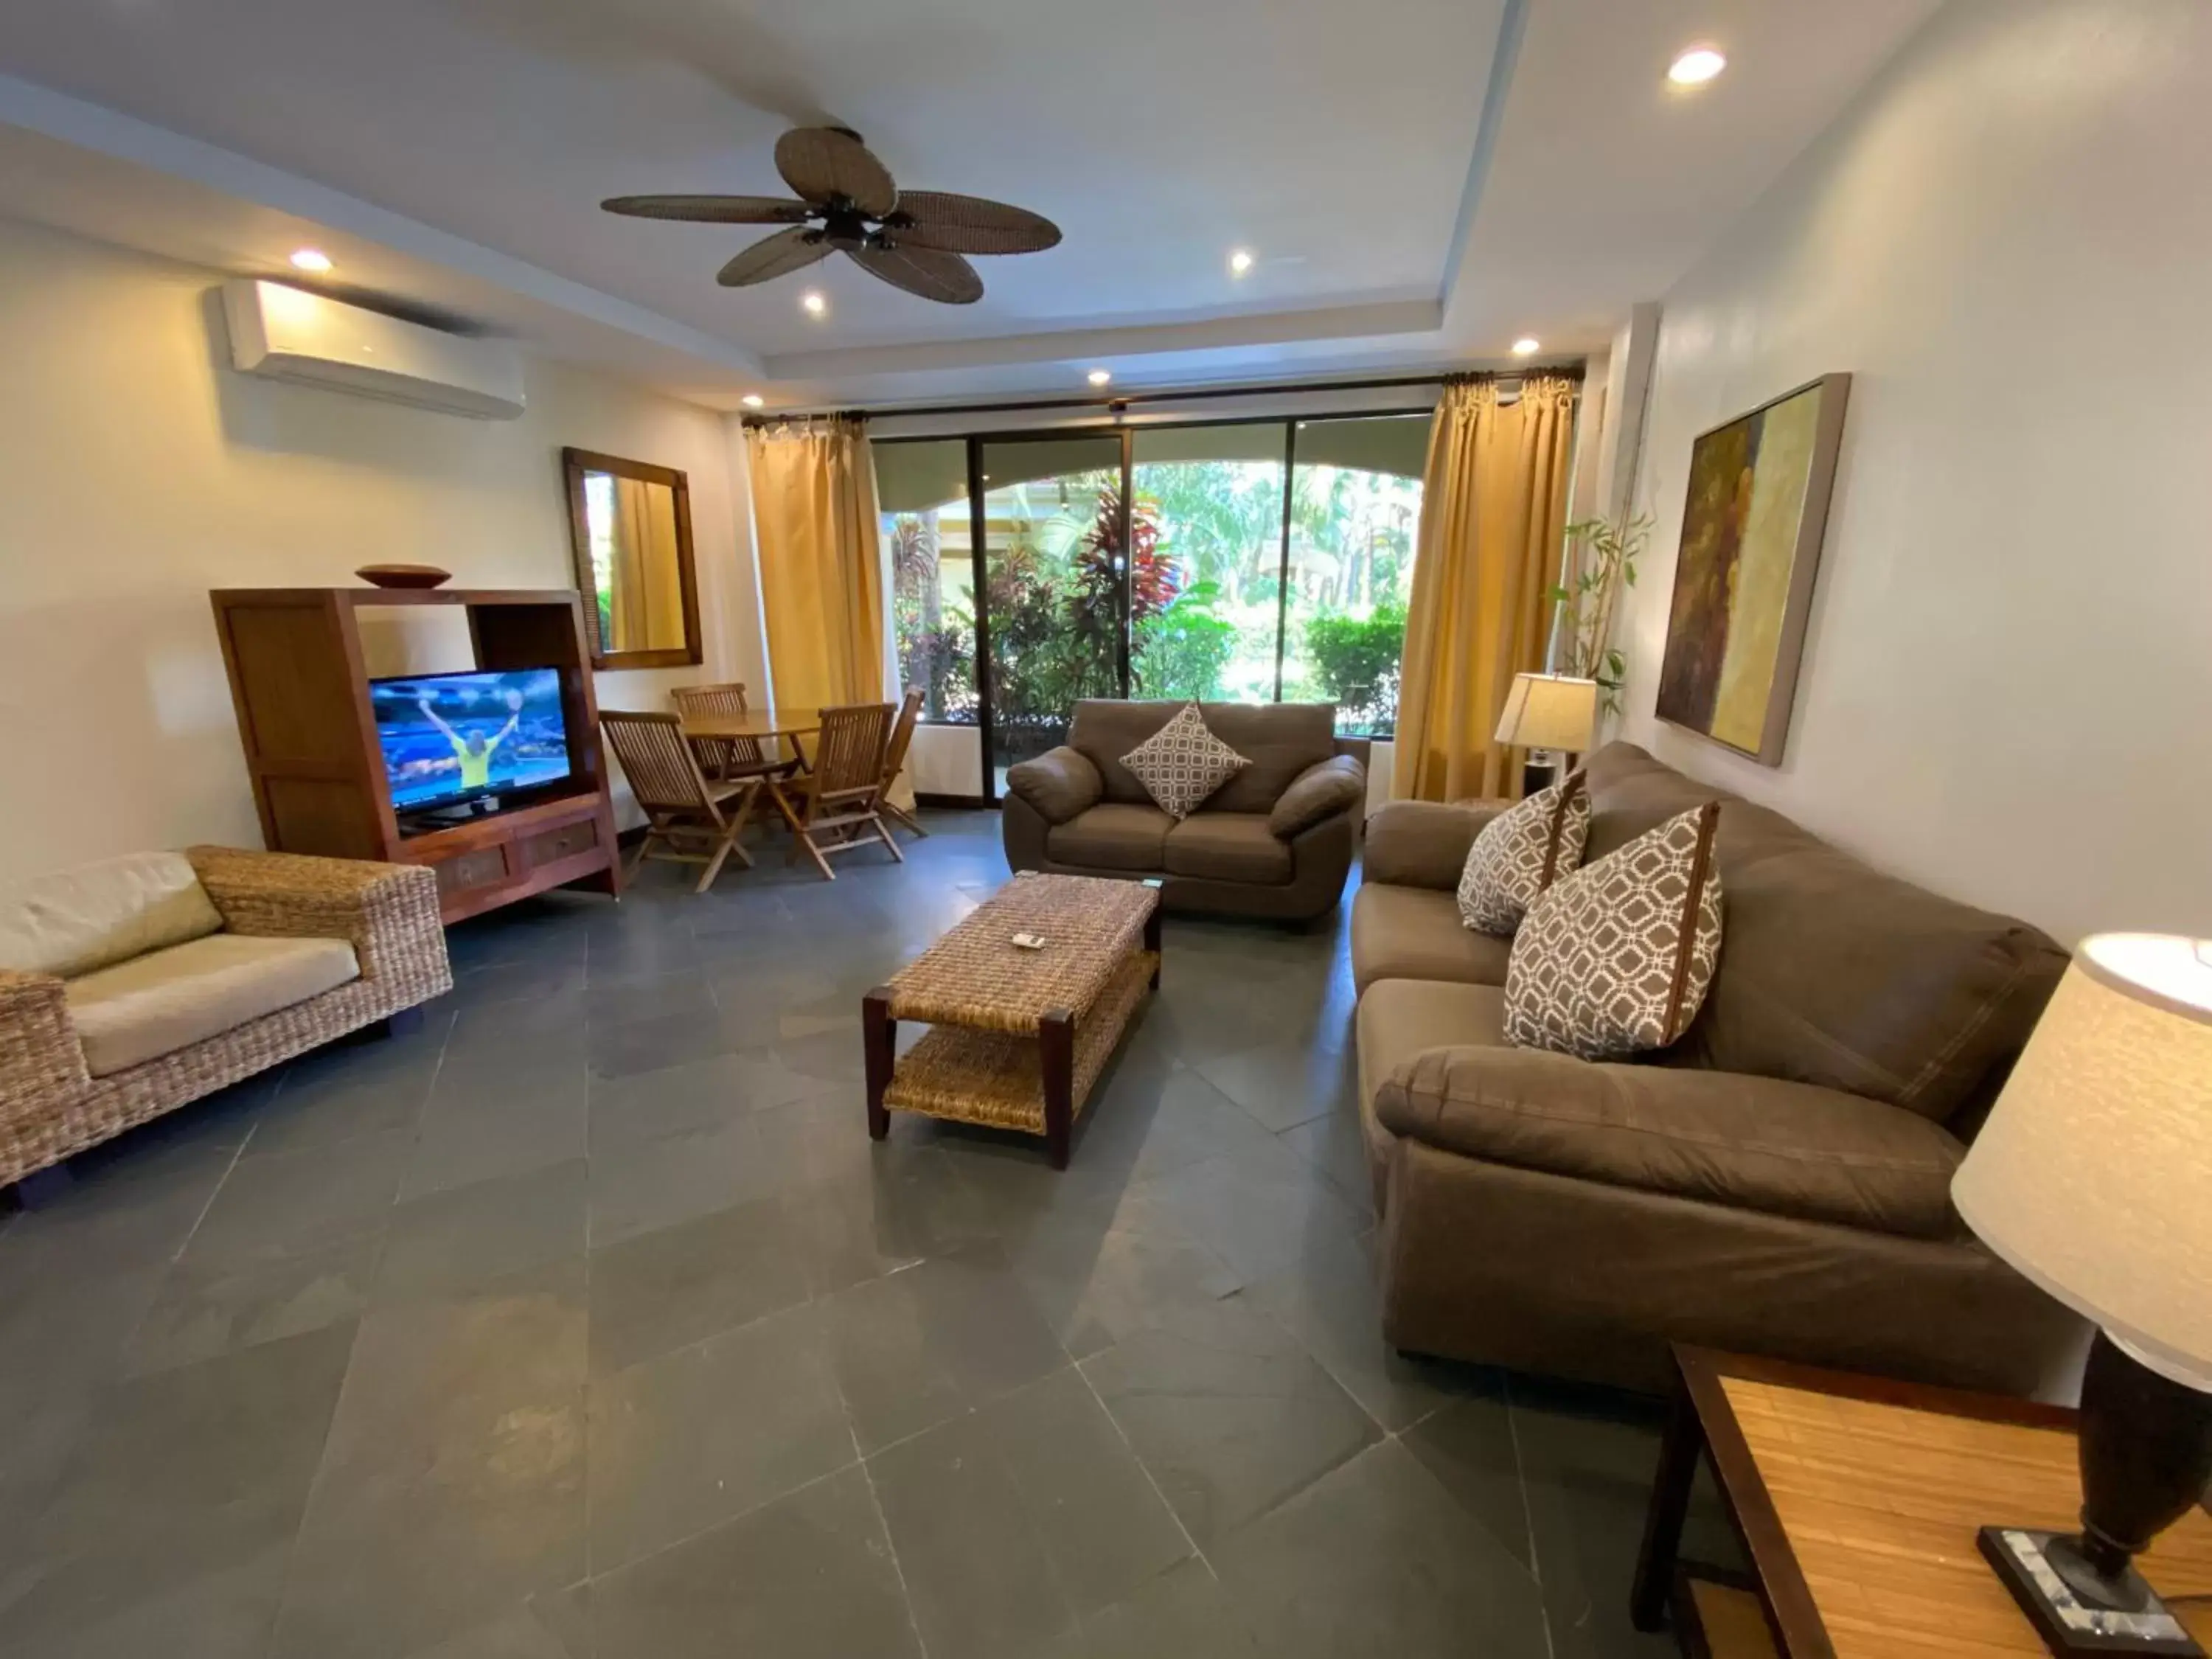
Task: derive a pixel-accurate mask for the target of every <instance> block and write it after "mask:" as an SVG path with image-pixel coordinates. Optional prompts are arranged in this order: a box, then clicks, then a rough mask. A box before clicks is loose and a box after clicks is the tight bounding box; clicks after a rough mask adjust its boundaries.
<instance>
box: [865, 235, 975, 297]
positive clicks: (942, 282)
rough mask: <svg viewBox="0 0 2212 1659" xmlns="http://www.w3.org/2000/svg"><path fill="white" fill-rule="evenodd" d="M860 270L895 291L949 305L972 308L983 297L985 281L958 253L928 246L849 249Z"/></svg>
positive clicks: (875, 246) (873, 246) (877, 246)
mask: <svg viewBox="0 0 2212 1659" xmlns="http://www.w3.org/2000/svg"><path fill="white" fill-rule="evenodd" d="M845 252H848V253H849V254H851V255H852V256H853V258H854V262H855V263H857V264H859V265H860V269H861V270H865V271H866V272H868V273H869V274H870V275H871V276H880V277H882V278H883V279H884V281H885V282H887V283H890V285H891V286H892V287H893V288H902V289H905V290H906V291H907V292H908V293H909V294H919V295H921V297H922V298H923V299H925V300H937V301H942V302H943V303H945V305H948V306H972V305H974V304H975V301H978V300H980V299H981V298H982V297H983V279H982V278H981V276H977V275H976V274H975V266H973V265H971V264H969V263H968V262H967V261H966V260H965V259H963V258H961V257H960V256H959V255H958V254H957V253H939V252H937V251H936V250H935V249H933V248H926V247H884V246H881V245H879V244H878V245H872V246H867V247H848V248H847V249H846V250H845Z"/></svg>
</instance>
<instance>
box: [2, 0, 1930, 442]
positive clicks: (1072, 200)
mask: <svg viewBox="0 0 2212 1659" xmlns="http://www.w3.org/2000/svg"><path fill="white" fill-rule="evenodd" d="M1934 4H1935V0H1852V3H1851V4H1850V5H1847V6H1837V5H1834V4H1832V3H1824V0H1358V3H1348V0H1119V3H1117V4H1115V5H1110V6H1108V5H1100V4H1097V3H1095V0H1092V3H1077V0H806V3H805V4H796V3H780V4H769V3H763V0H378V3H375V4H362V3H359V0H10V3H9V5H8V6H7V7H6V9H5V15H4V17H0V213H5V214H9V215H13V216H19V217H27V218H33V219H37V220H40V221H42V222H52V223H58V224H61V225H64V226H65V227H68V228H73V229H76V230H79V231H82V232H84V233H86V234H92V235H95V236H99V237H102V238H104V239H106V240H113V241H118V242H122V243H125V244H127V245H131V246H140V247H143V248H146V249H148V250H149V251H151V252H159V253H162V254H165V255H168V256H170V257H173V258H185V259H190V260H192V261H194V262H197V263H201V264H208V265H210V266H213V267H216V268H218V269H223V270H253V271H259V272H269V271H272V270H280V269H281V268H282V261H283V255H284V253H285V252H288V251H289V248H290V247H292V246H297V245H299V243H300V242H301V241H302V240H310V241H313V242H315V243H316V244H317V245H319V246H324V247H325V248H326V249H327V250H328V251H329V252H331V254H332V255H333V257H335V258H337V260H338V270H337V273H336V274H335V279H336V280H340V281H343V283H347V284H349V285H350V286H352V287H354V288H355V289H366V290H370V291H374V292H377V293H380V294H384V295H389V296H391V297H392V298H395V299H398V300H400V301H406V302H409V303H412V304H416V305H419V306H423V307H429V308H431V309H433V310H435V311H439V312H443V313H451V314H453V315H456V316H458V317H460V318H463V319H468V320H469V321H471V322H473V323H474V324H476V325H480V326H484V327H488V328H490V329H494V330H497V331H507V332H513V333H515V334H518V335H520V336H522V337H526V338H527V339H529V340H531V341H532V342H533V343H536V344H538V346H540V347H541V348H542V349H546V350H548V351H550V352H552V353H555V354H556V355H560V356H570V357H575V358H579V359H581V360H583V361H587V362H593V363H597V364H599V365H601V366H606V367H613V368H618V369H622V370H624V371H626V372H629V373H630V374H635V375H636V376H637V377H638V378H641V379H644V380H649V381H651V382H653V384H656V385H659V386H665V387H666V388H668V389H670V390H673V391H677V392H680V393H682V394H684V395H687V396H693V397H696V398H700V399H702V401H707V402H710V403H715V404H723V405H728V404H732V403H734V401H735V399H736V398H737V397H738V395H739V394H740V393H742V392H749V391H750V392H760V393H762V394H763V395H764V396H765V397H767V398H768V399H769V403H770V404H771V405H772V406H773V405H779V404H805V403H814V402H822V401H832V400H834V401H871V402H896V401H901V400H906V401H913V400H915V399H921V398H927V399H941V398H946V397H955V396H965V395H969V394H980V393H989V392H1008V391H1016V390H1019V391H1039V392H1068V391H1074V390H1080V389H1082V388H1081V374H1082V371H1084V370H1086V369H1088V368H1091V367H1093V366H1094V365H1097V364H1105V365H1108V366H1109V367H1111V368H1114V370H1115V374H1116V380H1117V384H1119V385H1121V386H1141V385H1144V384H1147V383H1153V382H1167V381H1176V382H1192V381H1205V380H1234V379H1246V380H1249V379H1253V378H1255V377H1259V376H1265V377H1267V378H1271V379H1273V378H1294V377H1304V376H1309V375H1318V374H1333V373H1341V372H1345V371H1347V370H1372V369H1383V370H1387V369H1390V368H1403V367H1410V366H1414V365H1419V366H1421V367H1430V366H1434V365H1437V364H1438V363H1441V362H1480V361H1485V360H1490V359H1495V358H1498V357H1499V356H1501V355H1502V354H1503V352H1504V348H1505V347H1506V345H1507V344H1508V343H1510V341H1511V340H1512V339H1514V338H1515V337H1518V336H1520V335H1522V334H1524V333H1532V334H1534V335H1536V336H1537V337H1540V338H1541V339H1542V340H1543V341H1544V343H1545V347H1546V351H1547V355H1550V354H1552V353H1559V354H1562V355H1579V354H1580V353H1581V352H1583V350H1586V349H1590V348H1592V347H1595V346H1599V345H1601V344H1602V343H1604V341H1605V340H1606V338H1607V337H1608V336H1609V335H1610V333H1611V331H1612V330H1613V327H1614V326H1615V325H1616V324H1617V323H1618V321H1619V320H1620V318H1621V317H1622V315H1624V314H1625V313H1626V308H1627V307H1628V306H1629V305H1630V304H1632V303H1633V302H1634V301H1638V300H1640V299H1647V298H1651V297H1654V296H1655V295H1657V294H1658V293H1660V292H1661V291H1662V290H1663V289H1664V288H1665V287H1666V286H1667V285H1668V283H1670V282H1671V281H1672V280H1673V279H1674V277H1675V276H1677V275H1679V274H1680V271H1681V270H1683V269H1685V268H1686V265H1687V264H1689V263H1690V262H1691V261H1692V259H1693V258H1695V257H1696V256H1697V255H1698V253H1699V252H1701V251H1702V250H1703V249H1704V248H1705V246H1708V245H1709V244H1710V243H1711V240H1712V239H1713V238H1714V237H1715V236H1716V235H1717V234H1718V233H1719V232H1720V231H1721V230H1722V229H1723V228H1724V227H1725V226H1726V225H1727V223H1728V222H1729V221H1730V220H1731V219H1732V218H1733V217H1734V216H1735V215H1736V214H1737V213H1738V212H1740V211H1741V210H1742V209H1743V208H1744V207H1745V206H1746V205H1747V204H1748V203H1749V202H1750V200H1751V199H1752V198H1753V197H1754V196H1755V195H1756V194H1757V193H1758V192H1759V190H1760V189H1762V188H1764V187H1765V185H1766V184H1768V183H1769V182H1771V179H1773V178H1774V177H1775V175H1776V174H1777V173H1779V172H1780V170H1781V169H1782V168H1783V167H1784V166H1785V165H1786V164H1787V163H1788V161H1789V160H1790V158H1791V157H1792V156H1793V155H1796V153H1797V152H1798V151H1799V150H1800V149H1802V148H1803V146H1804V145H1805V144H1806V143H1808V141H1809V140H1810V139H1811V138H1812V137H1813V136H1814V134H1815V133H1817V132H1818V131H1820V129H1821V128H1822V127H1823V126H1824V125H1826V123H1827V122H1828V121H1829V120H1831V119H1832V118H1833V117H1834V115H1835V114H1836V112H1838V110H1839V108H1840V107H1841V106H1842V105H1843V103H1844V101H1845V100H1847V99H1848V97H1849V96H1850V94H1851V93H1852V92H1853V91H1854V90H1855V89H1856V88H1857V87H1858V86H1859V85H1860V84H1861V83H1862V82H1863V81H1864V80H1865V78H1866V77H1867V76H1868V75H1869V73H1870V72H1871V70H1873V69H1874V68H1875V66H1876V65H1877V64H1879V63H1880V62H1881V60H1882V59H1883V58H1885V57H1886V56H1887V54H1888V53H1889V52H1892V51H1893V50H1894V49H1895V47H1896V46H1897V45H1898V43H1899V41H1900V40H1902V39H1903V37H1904V36H1905V33H1908V32H1909V31H1910V30H1911V28H1912V27H1915V26H1916V25H1917V23H1918V22H1919V21H1922V20H1923V18H1924V17H1925V15H1927V14H1928V13H1929V11H1930V10H1932V9H1933V7H1934ZM1702 40H1711V41H1714V42H1716V43H1717V44H1720V45H1722V46H1723V47H1724V48H1725V49H1726V50H1727V51H1728V52H1729V56H1730V58H1731V66H1730V69H1729V73H1728V74H1727V75H1725V76H1723V77H1722V79H1721V80H1720V81H1719V82H1716V83H1715V84H1713V85H1712V86H1711V87H1709V88H1704V89H1702V90H1701V91H1699V92H1697V93H1695V94H1680V93H1677V92H1674V90H1672V89H1670V88H1668V87H1667V86H1666V84H1665V82H1664V80H1663V71H1664V69H1665V66H1666V64H1667V63H1668V60H1669V58H1671V57H1672V56H1673V55H1674V52H1675V51H1676V50H1678V49H1679V48H1680V46H1684V45H1686V44H1688V43H1690V42H1692V41H1702ZM823 119H834V120H836V121H839V122H842V123H844V124H847V125H852V126H854V127H856V128H857V129H859V130H860V131H861V132H863V133H864V134H865V135H866V137H867V140H868V142H869V143H870V145H871V147H872V148H873V149H875V150H876V151H877V153H878V155H881V156H882V158H883V159H884V161H885V162H886V163H887V164H888V165H889V166H890V168H891V170H892V172H893V173H894V174H895V175H896V177H897V178H898V179H899V180H900V182H901V183H902V184H904V185H908V186H911V187H915V188H933V189H944V190H956V191H967V192H969V193H973V194H979V195H985V196H993V197H1000V198H1002V199H1005V200H1008V201H1012V202H1015V203H1018V204H1021V205H1023V206H1025V207H1030V208H1033V209H1035V210H1037V211H1040V212H1042V213H1044V214H1046V215H1048V216H1050V217H1052V218H1054V220H1056V221H1057V222H1059V223H1060V225H1061V227H1062V228H1063V229H1064V230H1065V231H1066V240H1065V241H1063V242H1062V243H1061V245H1060V246H1059V247H1057V248H1054V249H1053V250H1051V251H1050V252H1045V253H1042V254H1035V255H1025V256H1021V257H1018V258H1001V259H983V260H979V261H977V264H978V267H979V269H980V270H981V272H982V274H983V276H984V280H985V283H986V284H987V294H986V296H985V298H984V300H983V301H981V303H980V304H978V305H975V306H972V307H947V306H939V305H933V304H932V303H930V302H928V301H924V300H921V299H918V298H916V297H915V296H912V295H907V294H904V293H902V292H901V291H899V290H896V289H891V288H889V287H886V286H884V284H882V283H878V282H877V281H875V279H873V278H872V277H871V276H867V275H866V273H865V272H862V271H861V270H859V269H858V268H857V267H855V266H854V265H852V264H849V263H848V262H846V261H843V260H842V259H836V258H833V259H832V260H830V261H829V263H827V264H824V265H823V266H820V267H818V268H817V270H815V271H813V272H811V273H809V275H808V276H805V277H793V278H786V279H783V280H781V281H780V282H777V283H770V284H768V285H766V286H763V287H762V288H758V289H745V290H734V291H733V290H729V289H722V288H720V287H718V286H717V285H716V284H715V283H714V270H715V269H716V267H717V266H718V265H720V263H721V262H722V261H723V260H724V259H726V258H728V257H729V255H730V254H731V253H732V252H734V251H735V250H736V248H737V247H738V246H742V245H743V244H744V241H746V240H750V238H751V237H752V236H753V235H755V234H761V233H758V232H756V231H753V230H750V229H749V228H731V227H711V226H694V225H676V224H664V223H656V222H641V221H635V220H624V219H617V218H614V217H612V216H608V215H606V214H604V213H602V212H600V211H599V208H598V205H597V204H598V202H599V199H600V198H601V197H605V196H609V195H615V194H623V193H631V192H640V191H746V192H765V193H776V194H781V193H783V192H782V190H781V185H780V183H779V181H778V180H777V179H776V176H775V169H774V167H773V164H772V161H771V158H770V150H771V148H772V146H773V144H774V142H775V137H776V135H777V134H778V133H779V132H781V131H782V130H783V129H784V128H785V127H786V126H787V125H792V124H793V123H798V122H809V121H820V120H823ZM1237 246H1245V247H1249V248H1251V249H1252V250H1253V252H1255V255H1256V256H1257V264H1256V265H1255V269H1254V270H1253V271H1252V272H1251V274H1250V275H1249V276H1247V277H1245V278H1244V279H1243V280H1241V281H1237V280H1232V279H1231V276H1230V275H1229V273H1228V270H1227V268H1226V259H1227V255H1228V252H1229V251H1230V250H1231V248H1232V247H1237ZM810 286H811V287H817V288H819V289H822V290H823V293H825V294H826V295H827V296H828V298H829V314H828V315H827V316H826V317H825V318H823V319H818V320H817V319H811V318H809V317H807V316H806V315H805V313H803V312H802V311H801V310H800V308H799V304H798V298H799V294H800V293H802V292H803V291H804V290H805V289H806V288H808V287H810Z"/></svg>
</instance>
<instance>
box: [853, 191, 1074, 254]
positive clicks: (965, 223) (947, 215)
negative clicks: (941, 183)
mask: <svg viewBox="0 0 2212 1659" xmlns="http://www.w3.org/2000/svg"><path fill="white" fill-rule="evenodd" d="M892 217H893V220H894V225H895V228H894V229H893V234H894V236H895V238H896V240H897V243H898V245H899V246H901V247H927V248H935V249H936V250H937V251H938V252H940V253H1037V252H1042V251H1043V250H1044V249H1046V248H1048V247H1052V246H1055V245H1056V244H1057V243H1058V242H1059V240H1060V227H1059V226H1058V225H1056V224H1054V223H1053V222H1052V221H1051V220H1049V219H1048V218H1046V217H1045V216H1043V215H1042V214H1038V213H1031V212H1030V210H1028V209H1027V208H1018V207H1010V206H1008V205H1007V204H1006V203H1004V202H991V201H986V200H985V199H984V198H983V197H981V196H959V195H956V194H954V193H953V192H952V191H945V190H908V191H901V192H900V194H899V198H898V212H897V213H896V214H895V215H893V216H892ZM899 221H910V222H905V223H901V222H899Z"/></svg>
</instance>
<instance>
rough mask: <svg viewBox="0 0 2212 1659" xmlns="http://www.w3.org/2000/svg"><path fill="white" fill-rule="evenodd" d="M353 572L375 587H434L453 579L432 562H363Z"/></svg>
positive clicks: (448, 571)
mask: <svg viewBox="0 0 2212 1659" xmlns="http://www.w3.org/2000/svg"><path fill="white" fill-rule="evenodd" d="M353 574H355V575H356V576H358V577H360V578H361V579H362V580H363V581H365V582H368V583H369V584H371V585H372V586H376V587H435V586H438V585H439V584H440V583H441V582H449V581H451V580H453V572H452V571H450V570H441V569H439V568H438V567H437V566H436V565H435V564H365V565H363V566H362V568H360V569H358V570H356V571H355V572H354V573H353Z"/></svg>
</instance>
